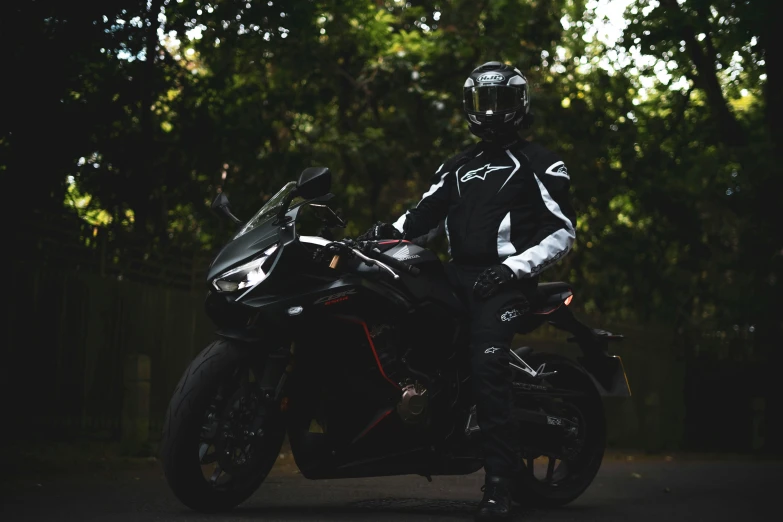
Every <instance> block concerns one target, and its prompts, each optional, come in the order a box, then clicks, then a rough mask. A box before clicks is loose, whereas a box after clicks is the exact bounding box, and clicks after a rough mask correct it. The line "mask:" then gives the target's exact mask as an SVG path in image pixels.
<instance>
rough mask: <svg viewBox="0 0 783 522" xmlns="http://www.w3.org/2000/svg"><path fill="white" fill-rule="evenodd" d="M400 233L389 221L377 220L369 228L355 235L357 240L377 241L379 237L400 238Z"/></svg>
mask: <svg viewBox="0 0 783 522" xmlns="http://www.w3.org/2000/svg"><path fill="white" fill-rule="evenodd" d="M402 237H403V236H402V234H401V233H400V231H399V230H397V228H396V227H395V226H394V225H392V224H390V223H383V222H381V221H378V222H377V223H375V224H374V225H373V226H371V227H370V229H369V230H368V231H367V232H365V233H364V234H362V235H361V236H359V237H357V238H356V239H357V240H359V241H377V240H379V239H402Z"/></svg>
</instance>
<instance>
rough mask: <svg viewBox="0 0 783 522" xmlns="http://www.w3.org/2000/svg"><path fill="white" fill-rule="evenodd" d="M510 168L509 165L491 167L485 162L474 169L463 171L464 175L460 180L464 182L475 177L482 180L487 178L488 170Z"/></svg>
mask: <svg viewBox="0 0 783 522" xmlns="http://www.w3.org/2000/svg"><path fill="white" fill-rule="evenodd" d="M510 168H511V165H507V166H498V167H493V166H492V165H491V164H490V163H487V164H486V165H484V166H483V167H479V168H477V169H476V170H469V171H468V172H466V173H465V175H464V176H462V178H460V181H461V182H463V183H465V182H466V181H470V180H472V179H476V178H478V179H480V180H481V181H484V180H485V179H487V174H489V173H490V172H495V171H496V170H503V169H510Z"/></svg>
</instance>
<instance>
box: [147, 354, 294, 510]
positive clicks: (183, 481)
mask: <svg viewBox="0 0 783 522" xmlns="http://www.w3.org/2000/svg"><path fill="white" fill-rule="evenodd" d="M256 377H257V375H256V372H255V371H254V370H253V368H252V364H251V358H250V355H249V353H248V352H247V351H245V350H244V349H243V348H242V347H241V346H238V345H236V344H235V343H232V342H231V341H227V340H218V341H215V342H214V343H212V344H211V345H209V346H208V347H207V348H206V349H205V350H204V351H202V352H201V353H200V354H199V355H198V356H197V357H196V359H195V360H194V361H193V362H192V363H191V364H190V366H188V368H187V370H185V374H184V375H183V376H182V379H181V380H180V382H179V384H178V385H177V388H176V389H175V390H174V395H173V397H172V399H171V403H170V404H169V409H168V412H167V414H166V422H165V425H164V431H163V441H162V446H161V459H162V462H163V469H164V472H165V474H166V480H167V481H168V484H169V486H170V487H171V489H172V491H173V492H174V494H175V495H176V496H177V498H178V499H179V500H180V501H182V503H183V504H185V505H186V506H188V507H190V508H192V509H195V510H197V511H206V512H214V511H224V510H228V509H231V508H233V507H235V506H236V505H238V504H240V503H241V502H243V501H244V500H246V499H247V498H248V497H249V496H250V495H252V494H253V492H254V491H255V490H256V489H258V487H259V486H260V485H261V483H262V482H263V481H264V479H265V478H266V476H267V474H268V473H269V471H270V470H271V469H272V466H273V465H274V463H275V460H276V459H277V456H278V454H279V452H280V447H281V446H282V443H283V437H284V435H285V428H284V422H283V419H282V416H281V413H280V409H279V408H275V407H274V405H273V404H270V402H269V401H268V400H267V399H266V398H265V397H264V396H263V394H262V390H261V389H260V388H259V386H258V381H257V379H256Z"/></svg>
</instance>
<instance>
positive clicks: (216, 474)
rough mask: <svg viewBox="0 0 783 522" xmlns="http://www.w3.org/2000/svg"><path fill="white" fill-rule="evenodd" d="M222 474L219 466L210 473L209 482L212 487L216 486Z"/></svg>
mask: <svg viewBox="0 0 783 522" xmlns="http://www.w3.org/2000/svg"><path fill="white" fill-rule="evenodd" d="M222 474H223V470H222V469H221V468H220V464H218V465H217V466H215V471H214V472H213V473H212V476H211V477H209V482H210V483H211V484H212V485H213V486H214V485H215V484H217V481H218V479H219V478H220V475H222Z"/></svg>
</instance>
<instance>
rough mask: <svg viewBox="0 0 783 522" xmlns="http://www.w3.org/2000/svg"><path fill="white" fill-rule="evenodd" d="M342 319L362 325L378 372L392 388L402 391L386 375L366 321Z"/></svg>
mask: <svg viewBox="0 0 783 522" xmlns="http://www.w3.org/2000/svg"><path fill="white" fill-rule="evenodd" d="M341 319H343V320H344V321H350V322H352V323H356V324H360V325H362V328H364V334H365V335H366V336H367V342H369V343H370V348H371V349H372V355H373V357H375V364H376V365H377V366H378V371H380V372H381V375H382V376H383V378H384V379H386V380H387V381H388V382H389V383H390V384H391V385H392V386H394V387H395V388H397V389H398V390H401V388H400V385H399V384H397V383H396V382H394V381H393V380H391V379H389V376H388V375H386V372H385V371H383V366H382V365H381V360H380V359H379V358H378V351H377V350H376V349H375V343H373V342H372V336H371V335H370V329H369V328H367V323H365V322H364V321H360V320H359V319H352V318H350V317H343V318H341Z"/></svg>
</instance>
